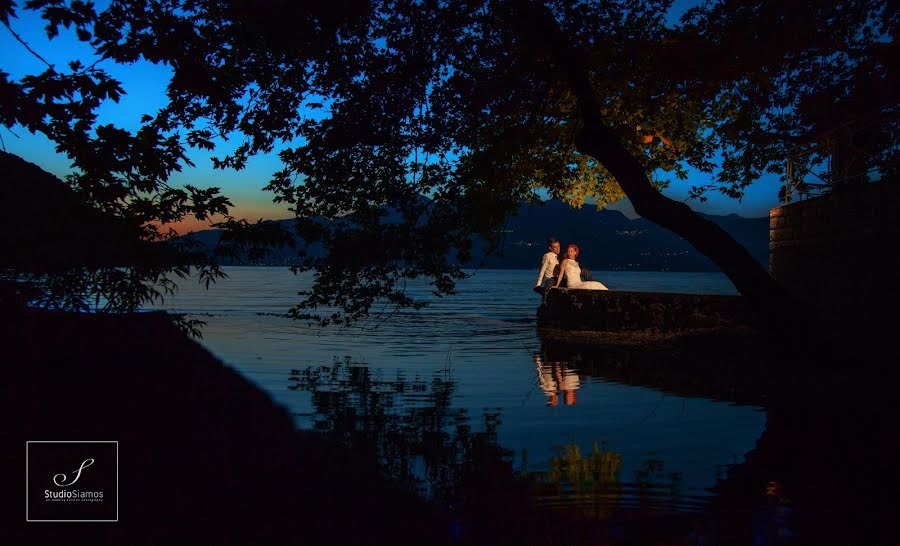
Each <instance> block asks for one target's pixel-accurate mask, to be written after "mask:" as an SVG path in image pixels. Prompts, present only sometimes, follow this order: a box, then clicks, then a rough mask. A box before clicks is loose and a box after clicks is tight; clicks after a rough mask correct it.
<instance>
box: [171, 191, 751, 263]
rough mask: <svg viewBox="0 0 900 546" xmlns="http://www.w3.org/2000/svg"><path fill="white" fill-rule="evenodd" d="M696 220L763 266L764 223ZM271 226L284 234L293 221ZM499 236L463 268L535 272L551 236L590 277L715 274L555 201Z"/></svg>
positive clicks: (640, 234) (586, 210)
mask: <svg viewBox="0 0 900 546" xmlns="http://www.w3.org/2000/svg"><path fill="white" fill-rule="evenodd" d="M701 216H703V217H704V218H706V219H708V220H711V221H713V222H715V223H716V224H718V225H720V226H721V227H722V228H723V229H725V231H727V232H728V233H730V234H731V235H732V237H734V238H735V239H736V240H737V241H738V242H739V243H741V244H742V245H744V246H745V247H746V248H747V250H749V251H750V254H751V255H753V257H755V258H756V259H757V260H759V262H760V263H762V264H763V265H767V264H768V262H769V219H768V218H765V217H764V218H744V217H742V216H738V215H736V214H730V215H728V216H715V215H706V214H702V215H701ZM276 222H278V223H282V224H284V227H285V228H287V229H290V227H291V225H290V224H291V223H292V222H293V220H290V219H289V220H277V221H276ZM221 235H222V231H221V230H214V229H212V230H204V231H199V232H195V233H192V234H190V235H188V236H186V237H189V238H191V239H193V240H196V241H199V242H202V243H204V244H205V245H206V246H207V247H208V248H213V247H215V245H216V244H217V243H218V241H219V238H220V237H221ZM502 235H503V242H502V245H501V248H500V252H499V253H496V254H492V255H490V256H487V257H486V258H485V257H483V255H484V248H485V244H484V243H483V242H480V243H479V242H476V244H475V251H474V252H473V256H477V257H478V258H476V259H475V260H473V263H472V264H467V265H470V266H472V267H475V266H479V267H482V268H492V269H532V268H533V269H535V270H537V269H538V267H539V266H540V263H541V256H542V255H543V254H544V252H546V251H547V238H548V237H550V236H554V237H556V238H558V239H559V240H560V241H562V244H563V248H565V245H567V244H569V243H576V244H577V245H578V246H579V247H580V249H581V254H580V256H579V262H581V263H582V264H583V265H584V266H586V267H588V268H590V269H591V270H595V271H600V270H607V271H610V270H636V271H717V268H716V266H715V265H714V264H713V263H712V262H711V261H710V260H709V259H708V258H706V257H705V256H703V255H702V254H700V253H699V252H697V251H696V250H694V248H693V247H692V246H691V245H690V244H689V243H688V242H687V241H685V240H684V239H682V238H681V237H679V236H677V235H675V234H674V233H672V232H670V231H668V230H665V229H663V228H661V227H659V226H657V225H655V224H653V223H652V222H650V221H648V220H645V219H643V218H637V219H634V220H631V219H629V218H628V217H626V216H625V215H624V214H622V213H621V212H618V211H613V210H601V211H597V210H596V209H594V207H591V206H585V207H582V208H580V209H574V208H572V207H570V206H568V205H566V204H565V203H563V202H561V201H558V200H550V201H546V202H544V203H541V204H533V203H523V205H522V206H521V207H520V208H519V211H518V213H517V214H516V215H515V216H513V217H512V218H511V219H510V221H509V222H508V223H507V225H506V227H505V228H504V229H503V234H502ZM307 252H309V253H310V254H312V255H315V254H318V253H320V252H321V249H320V248H309V249H307ZM295 260H296V251H294V250H292V249H287V248H286V249H283V250H280V251H276V252H274V253H273V254H272V255H270V256H269V257H267V258H266V259H265V260H264V261H262V262H254V263H253V264H252V265H290V264H292V263H294V262H295ZM244 263H245V264H247V263H246V262H244ZM248 265H249V264H248Z"/></svg>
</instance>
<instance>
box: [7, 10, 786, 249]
mask: <svg viewBox="0 0 900 546" xmlns="http://www.w3.org/2000/svg"><path fill="white" fill-rule="evenodd" d="M695 3H696V2H695V1H693V0H682V1H677V2H675V5H674V6H673V8H672V11H671V13H670V18H672V19H675V18H677V17H678V16H680V14H681V13H683V12H684V10H685V9H687V8H688V7H689V6H690V5H693V4H695ZM98 4H99V6H98V9H99V8H100V7H102V4H103V3H102V2H99V3H98ZM10 24H11V26H12V28H13V30H15V31H16V32H17V33H18V34H19V35H20V36H21V37H22V38H23V39H24V40H25V41H26V42H27V43H28V44H29V45H30V46H31V48H32V49H34V50H35V51H36V52H38V53H39V54H40V55H41V56H42V57H43V58H45V59H47V61H48V62H50V63H51V64H54V65H56V66H60V67H64V66H66V65H67V63H68V62H69V61H71V60H74V59H81V60H82V61H84V60H85V59H89V58H91V51H90V48H89V47H88V46H87V45H85V44H83V43H81V42H79V41H78V40H76V39H75V37H74V33H72V32H65V31H63V32H62V33H61V35H60V36H59V37H57V38H56V39H54V40H52V41H50V40H48V39H47V37H46V34H45V33H44V30H43V27H44V23H43V21H42V20H41V19H40V17H39V15H38V13H36V12H33V11H30V10H23V11H21V13H20V18H19V19H11V21H10ZM0 51H2V52H3V56H2V58H0V70H2V71H4V72H7V73H9V74H10V76H11V78H12V79H14V80H17V79H19V78H21V77H22V76H23V75H25V74H36V73H39V72H41V71H42V70H43V69H44V68H45V67H44V65H43V64H42V63H41V62H40V61H39V60H38V59H36V58H35V57H34V56H33V55H31V54H30V53H29V52H28V51H27V50H26V49H25V48H24V47H23V46H22V45H21V44H20V43H19V42H18V41H16V39H15V38H14V37H13V35H12V34H11V33H10V32H9V30H7V29H6V28H0ZM84 64H90V63H84ZM99 66H101V67H102V68H104V69H105V70H106V71H107V72H109V73H110V74H111V75H112V76H113V77H115V78H116V79H118V80H119V81H121V82H122V87H123V88H124V89H125V91H126V93H127V94H126V95H125V96H124V97H123V98H122V100H121V101H120V102H119V103H118V104H116V103H112V102H107V103H106V104H104V105H103V106H102V107H101V109H100V112H99V114H100V116H99V122H100V123H112V124H114V125H116V126H119V127H123V128H126V129H131V130H135V129H137V128H138V127H139V120H140V118H141V115H142V114H145V113H146V114H153V113H155V112H156V111H157V110H158V109H159V108H160V107H162V106H163V105H164V104H165V103H166V97H165V86H166V83H167V82H168V80H169V78H170V75H171V69H170V68H168V67H165V66H160V65H153V64H151V63H149V62H145V61H142V62H138V63H135V64H133V65H130V66H122V65H117V64H115V63H113V62H111V61H107V62H104V63H101V64H100V65H99ZM0 138H2V146H3V148H4V149H5V150H6V151H8V152H10V153H13V154H16V155H19V156H21V157H23V158H24V159H26V160H28V161H31V162H33V163H35V164H37V165H38V166H40V167H42V168H43V169H45V170H47V171H49V172H51V173H53V174H55V175H57V176H60V177H62V176H65V175H66V174H67V173H68V172H70V162H69V160H68V159H67V158H66V157H65V156H63V155H60V154H58V153H56V152H55V151H54V146H53V144H52V143H50V142H49V141H48V140H47V139H46V138H44V137H43V136H42V135H32V134H30V133H28V132H27V131H25V130H23V129H22V128H21V127H17V128H13V130H12V131H10V130H8V129H6V128H2V127H0ZM236 145H237V142H234V141H232V142H228V143H225V147H226V148H225V149H228V148H229V147H234V146H236ZM212 155H217V156H221V155H224V153H223V152H222V151H217V152H215V153H210V152H205V151H202V150H191V151H190V157H191V159H192V161H193V162H194V163H195V165H196V167H195V168H185V170H184V171H183V172H181V173H176V175H175V176H174V177H173V178H172V180H171V183H172V184H173V185H180V184H185V183H190V184H193V185H195V186H199V187H201V188H206V187H210V186H218V187H220V188H222V191H223V193H224V194H225V195H227V196H228V197H229V198H230V199H231V201H232V203H234V205H235V206H234V208H233V209H232V214H233V215H234V216H236V217H238V218H246V219H248V220H250V221H255V220H257V219H259V218H262V219H280V218H289V217H291V216H292V214H291V213H290V212H289V211H288V210H287V208H286V206H285V205H283V204H274V203H272V202H271V199H272V195H271V194H269V193H267V192H263V191H262V188H263V186H265V185H266V184H267V183H268V180H269V177H270V176H271V174H272V173H274V172H275V171H276V170H278V169H279V168H280V161H279V159H278V157H277V156H276V155H275V154H274V153H273V154H271V155H269V156H261V157H255V158H253V159H251V160H250V161H249V162H248V164H247V167H246V168H245V169H244V170H243V171H240V172H235V171H221V170H217V171H213V169H212V165H211V162H210V159H209V158H210V157H211V156H212ZM706 182H707V176H706V175H698V176H696V177H693V178H692V179H689V180H687V181H677V180H673V182H672V185H671V186H670V188H669V189H668V190H666V191H665V193H666V195H668V196H669V197H672V198H673V199H678V200H683V199H685V198H686V197H687V194H688V190H689V189H690V188H691V186H693V185H703V184H705V183H706ZM778 187H779V184H778V181H777V179H776V178H775V177H770V178H768V179H763V180H760V181H758V182H756V183H755V184H754V185H753V186H751V187H750V188H749V189H748V190H747V193H746V196H745V197H744V200H743V202H738V201H736V200H733V199H730V198H727V197H724V196H722V195H720V194H718V193H710V194H708V197H709V200H708V201H707V202H706V203H699V202H697V201H692V202H690V204H691V207H692V208H694V209H695V210H699V211H702V212H707V213H711V214H730V213H737V214H740V215H742V216H766V215H768V210H769V208H771V207H774V206H777V205H778V201H777V193H778ZM612 208H615V209H618V210H622V211H623V212H625V213H626V214H628V215H629V216H633V211H632V210H631V207H630V205H629V204H628V203H627V202H620V203H617V204H616V205H614V206H613V207H612ZM205 227H207V224H206V223H205V222H204V223H198V222H194V221H191V222H186V223H184V224H182V225H180V226H179V227H178V230H179V231H180V232H186V231H190V230H196V229H204V228H205Z"/></svg>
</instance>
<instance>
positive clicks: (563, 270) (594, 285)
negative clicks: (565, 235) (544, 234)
mask: <svg viewBox="0 0 900 546" xmlns="http://www.w3.org/2000/svg"><path fill="white" fill-rule="evenodd" d="M559 250H560V246H559V240H557V239H554V238H552V237H551V238H550V252H548V253H546V254H544V261H543V263H542V264H541V271H540V273H538V279H537V284H535V285H534V288H535V290H538V291H540V289H541V286H542V285H543V288H544V289H547V288H559V286H560V283H562V281H563V279H565V281H566V285H565V286H566V288H579V289H582V290H609V289H608V288H607V287H606V286H605V285H604V284H603V283H602V282H598V281H594V280H591V279H590V273H587V271H586V270H582V269H581V266H580V265H579V264H578V262H577V261H576V260H575V259H576V258H577V257H578V245H574V244H572V245H569V246H568V247H566V257H565V258H563V260H562V262H560V261H559V257H558V255H559Z"/></svg>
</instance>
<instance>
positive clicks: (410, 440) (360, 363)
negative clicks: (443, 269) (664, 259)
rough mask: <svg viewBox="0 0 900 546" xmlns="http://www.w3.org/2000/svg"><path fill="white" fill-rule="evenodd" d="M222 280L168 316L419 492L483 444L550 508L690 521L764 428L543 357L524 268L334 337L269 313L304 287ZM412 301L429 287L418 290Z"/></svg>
mask: <svg viewBox="0 0 900 546" xmlns="http://www.w3.org/2000/svg"><path fill="white" fill-rule="evenodd" d="M226 272H227V273H228V275H229V278H227V279H224V280H222V281H220V282H219V283H218V284H217V285H216V286H215V287H214V288H212V289H211V290H209V291H207V290H205V289H203V288H202V287H200V286H197V285H194V284H192V283H190V284H189V283H182V285H181V286H180V288H179V292H178V294H177V295H176V296H175V297H174V298H171V299H169V300H167V301H166V304H165V306H164V308H166V309H168V310H171V311H175V312H181V313H188V314H191V315H195V316H197V318H201V319H202V320H205V321H206V322H207V325H206V326H205V327H204V329H203V340H202V343H203V344H204V345H205V346H206V347H208V348H209V350H210V351H212V352H213V353H214V354H215V355H217V356H218V357H220V358H221V359H222V360H223V361H224V362H226V363H227V364H229V365H231V366H233V367H234V368H236V369H237V370H239V371H240V372H241V373H242V374H244V375H245V376H246V377H248V378H249V379H250V380H252V381H254V382H255V383H256V384H258V385H259V386H260V387H262V388H263V389H265V390H266V391H267V392H268V393H270V395H271V396H272V397H273V398H274V399H275V400H276V401H277V402H278V403H280V404H282V405H284V406H285V407H286V408H287V409H288V411H289V412H290V413H291V414H293V415H294V416H295V421H296V425H297V427H298V428H301V429H319V430H324V431H329V432H337V433H339V434H340V435H342V437H344V438H349V439H351V440H350V441H352V438H356V437H358V436H359V435H362V436H363V437H365V438H366V441H367V442H369V444H371V445H374V446H375V447H373V448H372V450H373V453H374V454H375V455H376V456H378V457H379V459H380V460H381V462H382V464H383V465H387V467H388V473H389V474H391V475H392V476H393V477H395V478H397V479H400V480H401V481H409V482H411V483H414V484H415V486H416V487H417V488H418V489H419V490H421V491H423V492H424V493H425V494H428V495H432V496H438V497H440V496H442V495H444V496H451V497H452V493H450V494H447V493H446V491H447V488H448V485H447V483H446V482H448V481H452V480H453V479H454V472H455V471H456V470H458V469H459V468H460V465H461V464H462V462H464V461H465V460H466V459H468V458H471V457H474V456H475V452H476V449H475V448H474V447H473V446H476V445H482V444H484V443H487V444H489V445H491V446H493V447H495V448H497V449H496V450H494V451H495V452H497V453H501V454H502V458H503V459H504V460H506V461H508V462H511V464H512V466H513V468H514V470H515V471H516V472H517V473H518V474H520V475H525V476H529V477H531V478H532V480H533V481H534V483H535V484H537V485H536V487H537V490H538V493H537V495H536V498H537V499H538V502H539V503H542V504H543V505H545V506H547V507H549V508H553V507H568V508H573V507H574V508H579V509H584V510H587V511H590V512H600V513H603V512H606V511H609V510H613V509H616V508H621V507H632V506H640V507H645V506H651V507H652V508H654V509H656V510H659V511H662V512H679V513H680V512H692V511H697V510H699V509H701V508H702V506H703V504H704V502H705V500H706V499H707V498H708V497H709V496H710V493H709V491H708V488H710V487H711V486H713V485H714V484H715V482H716V479H717V478H719V477H721V476H722V475H723V474H724V472H725V471H726V470H727V469H728V468H729V467H730V466H732V465H735V464H740V463H742V462H743V461H744V455H745V454H746V453H747V452H748V451H750V450H751V449H752V448H753V447H754V443H755V441H756V440H757V438H758V437H759V436H760V434H761V433H762V431H763V429H764V427H765V424H766V415H765V413H764V411H763V410H762V408H760V407H757V406H750V405H738V404H735V403H730V402H725V401H715V400H710V399H705V398H702V397H679V396H676V395H674V394H672V393H671V392H668V393H667V392H662V391H658V390H653V389H650V388H645V387H639V386H629V385H625V384H622V383H618V382H616V381H614V380H612V379H611V378H610V376H609V375H608V374H604V373H603V372H602V371H599V372H598V371H597V369H596V366H592V365H591V364H590V363H589V362H586V361H583V360H581V359H580V357H578V356H575V357H572V358H566V359H561V360H552V359H550V358H548V355H547V351H546V347H544V346H543V345H542V341H541V339H540V338H539V336H538V332H537V329H536V324H535V309H536V307H537V305H538V304H539V297H538V296H537V295H536V294H534V293H533V292H532V291H531V286H532V285H533V283H534V277H535V275H536V273H535V272H532V271H507V270H480V271H477V272H475V274H474V275H473V276H472V277H471V278H469V279H467V280H465V281H463V282H461V283H460V284H459V287H458V288H459V294H458V295H456V296H453V297H446V298H442V299H437V300H436V301H434V303H433V304H432V305H431V306H429V307H427V308H425V309H424V310H421V311H402V312H398V313H395V314H392V315H391V316H390V317H389V318H386V317H378V318H373V319H370V320H368V321H366V322H364V323H361V324H360V325H359V326H358V327H352V328H344V329H335V328H332V329H320V328H316V327H310V326H308V325H307V324H305V323H299V322H292V321H290V320H289V319H285V318H282V317H279V316H276V315H278V314H281V313H284V312H285V311H287V309H289V308H290V307H291V306H292V305H293V304H294V303H295V302H297V301H299V297H298V296H297V295H296V293H297V292H298V291H299V290H303V289H304V288H305V287H306V286H308V283H309V279H308V278H306V277H302V276H301V277H297V276H295V275H293V274H292V273H290V271H288V270H287V269H281V268H262V267H260V268H254V267H230V268H226ZM594 277H595V278H597V279H599V280H602V281H603V282H604V283H606V284H607V285H608V286H609V287H610V288H611V289H613V290H647V291H668V292H688V293H709V294H734V293H735V290H734V287H733V286H732V285H731V283H730V282H729V281H728V280H727V278H725V277H724V276H723V275H721V274H718V273H640V272H597V273H595V274H594ZM408 293H410V294H412V295H420V296H422V297H428V293H429V290H428V287H427V285H426V284H425V283H419V284H415V283H413V284H411V285H410V286H409V287H408ZM354 435H356V436H354ZM367 445H368V444H367ZM479 453H481V451H479ZM442 492H443V493H442ZM445 500H446V499H445ZM450 500H451V501H452V499H450Z"/></svg>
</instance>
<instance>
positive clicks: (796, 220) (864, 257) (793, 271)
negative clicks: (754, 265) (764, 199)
mask: <svg viewBox="0 0 900 546" xmlns="http://www.w3.org/2000/svg"><path fill="white" fill-rule="evenodd" d="M769 270H770V272H771V274H772V275H773V276H774V277H775V278H776V279H777V280H778V281H779V282H781V283H782V284H783V285H784V286H785V287H786V288H787V289H788V290H789V291H790V292H791V293H792V294H794V296H796V297H797V298H799V299H801V300H802V301H804V302H806V303H807V304H808V305H811V306H812V307H813V308H814V309H815V310H816V311H817V312H819V313H821V314H822V316H823V317H824V318H826V319H829V320H831V321H836V322H845V323H846V322H849V323H857V324H873V323H876V322H878V321H879V320H882V319H881V317H882V316H883V315H885V314H891V313H893V312H895V311H896V307H897V305H900V289H898V283H900V278H898V277H900V184H897V183H890V182H877V183H868V184H861V185H857V186H853V187H847V188H843V189H841V190H840V191H835V192H833V193H831V194H828V195H824V196H821V197H816V198H814V199H809V200H806V201H800V202H797V203H792V204H789V205H785V206H782V207H778V208H774V209H772V210H771V211H770V212H769ZM887 320H893V319H887Z"/></svg>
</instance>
